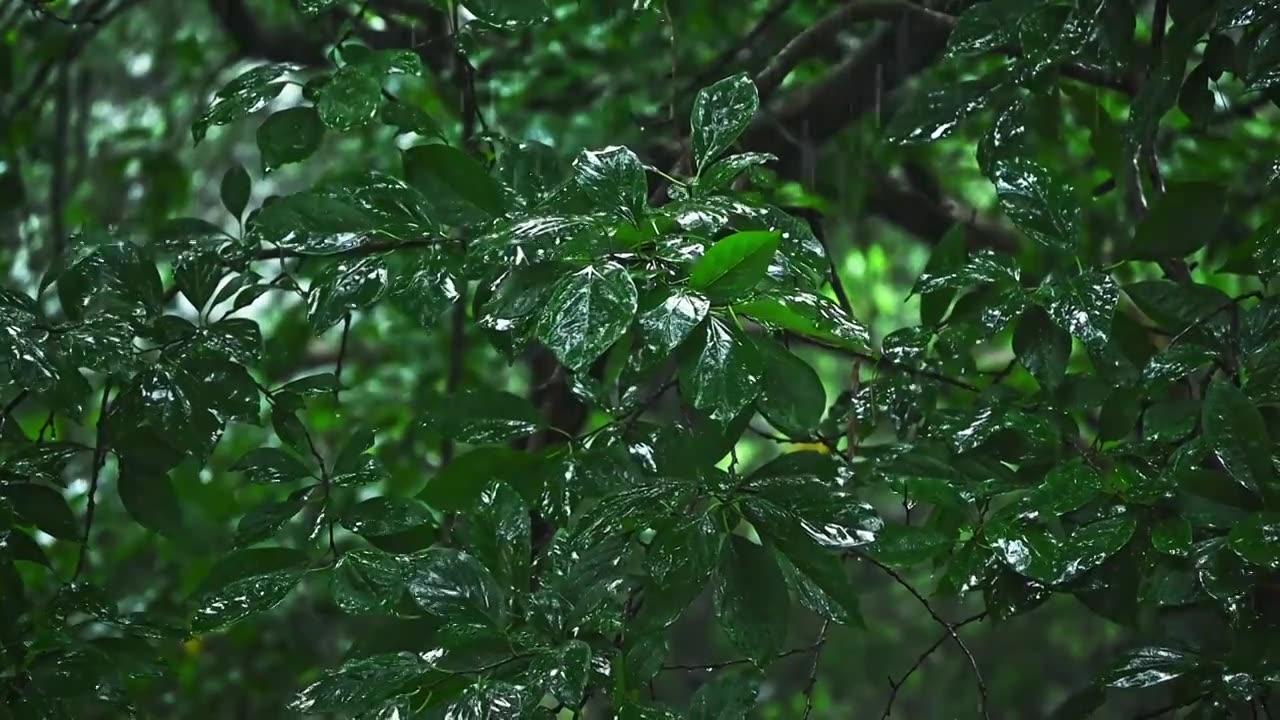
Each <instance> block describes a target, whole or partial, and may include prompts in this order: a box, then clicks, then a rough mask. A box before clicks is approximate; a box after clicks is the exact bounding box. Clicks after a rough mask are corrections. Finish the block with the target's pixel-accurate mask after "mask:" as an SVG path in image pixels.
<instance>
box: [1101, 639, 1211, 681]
mask: <svg viewBox="0 0 1280 720" xmlns="http://www.w3.org/2000/svg"><path fill="white" fill-rule="evenodd" d="M1194 665H1195V658H1194V657H1191V656H1189V655H1188V654H1187V653H1184V652H1182V651H1180V650H1174V649H1172V648H1164V647H1145V648H1139V649H1137V650H1134V651H1132V652H1130V653H1129V654H1128V655H1126V656H1125V657H1124V658H1123V659H1122V660H1121V661H1120V662H1119V663H1117V664H1116V665H1115V666H1114V667H1112V668H1111V669H1110V670H1108V671H1107V672H1105V673H1103V675H1102V678H1101V679H1102V682H1103V683H1105V684H1106V685H1107V686H1108V687H1113V688H1147V687H1153V686H1155V685H1159V684H1161V683H1166V682H1169V681H1170V680H1176V679H1177V678H1178V677H1180V676H1182V675H1183V674H1185V673H1187V672H1188V671H1190V670H1191V669H1192V668H1193V667H1194Z"/></svg>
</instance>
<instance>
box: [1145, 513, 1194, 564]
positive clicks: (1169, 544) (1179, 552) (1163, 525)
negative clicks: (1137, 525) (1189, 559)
mask: <svg viewBox="0 0 1280 720" xmlns="http://www.w3.org/2000/svg"><path fill="white" fill-rule="evenodd" d="M1191 540H1192V536H1191V523H1190V522H1189V521H1188V520H1187V519H1186V518H1184V517H1170V518H1165V519H1163V520H1161V521H1160V522H1158V523H1156V524H1155V525H1153V526H1152V527H1151V545H1152V547H1154V548H1155V549H1157V550H1159V551H1160V552H1162V553H1165V554H1166V555H1172V556H1174V557H1185V556H1186V555H1188V554H1189V553H1190V552H1191Z"/></svg>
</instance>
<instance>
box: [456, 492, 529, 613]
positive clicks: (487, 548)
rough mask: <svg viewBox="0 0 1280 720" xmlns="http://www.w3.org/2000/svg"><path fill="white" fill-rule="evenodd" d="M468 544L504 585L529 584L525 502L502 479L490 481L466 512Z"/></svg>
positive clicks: (518, 585)
mask: <svg viewBox="0 0 1280 720" xmlns="http://www.w3.org/2000/svg"><path fill="white" fill-rule="evenodd" d="M469 519H470V522H469V525H468V527H467V536H468V538H469V540H470V544H469V547H470V548H471V551H472V552H473V553H474V554H475V556H476V558H477V559H479V560H480V562H482V563H484V564H485V566H487V567H488V568H489V569H490V570H491V571H493V573H494V575H495V576H496V577H497V578H498V579H499V580H501V581H502V582H503V584H504V585H505V586H506V587H510V588H514V589H516V590H519V591H523V590H525V589H526V588H528V587H529V558H530V557H531V556H532V554H533V553H532V550H531V539H530V532H531V531H530V523H529V506H528V505H526V504H525V502H524V500H523V499H522V498H521V497H520V493H518V492H516V491H515V490H513V489H512V488H511V487H510V486H508V485H506V484H505V483H499V482H496V481H495V482H491V483H490V484H489V486H488V487H486V488H484V490H482V491H481V493H480V496H479V497H478V498H476V506H475V509H474V510H473V511H472V512H471V514H470V516H469Z"/></svg>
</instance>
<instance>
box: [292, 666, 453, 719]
mask: <svg viewBox="0 0 1280 720" xmlns="http://www.w3.org/2000/svg"><path fill="white" fill-rule="evenodd" d="M433 668H434V665H433V664H432V663H431V662H430V661H429V660H427V659H425V658H424V657H423V656H422V655H419V654H414V653H407V652H406V653H398V654H393V655H375V656H373V657H367V658H356V659H353V660H348V661H347V662H346V663H344V664H343V665H342V667H340V668H337V669H336V670H332V671H330V672H328V673H326V674H325V676H324V677H322V678H320V679H319V680H317V681H315V682H314V683H312V684H310V685H308V686H307V687H306V689H304V690H303V691H302V692H300V693H298V697H297V698H296V699H295V700H294V701H293V702H292V703H291V704H290V706H289V707H290V708H292V709H293V710H296V711H298V712H300V713H307V714H319V713H338V714H341V715H344V716H348V717H354V716H356V715H359V714H361V713H364V712H368V711H371V710H376V709H377V708H378V707H379V706H380V705H381V704H382V703H383V702H385V701H386V700H388V699H390V698H393V697H395V696H397V695H400V694H402V693H407V692H410V691H412V690H413V689H414V686H415V684H416V683H417V682H418V681H419V680H422V679H424V678H425V677H426V676H427V674H428V673H429V672H431V670H432V669H433Z"/></svg>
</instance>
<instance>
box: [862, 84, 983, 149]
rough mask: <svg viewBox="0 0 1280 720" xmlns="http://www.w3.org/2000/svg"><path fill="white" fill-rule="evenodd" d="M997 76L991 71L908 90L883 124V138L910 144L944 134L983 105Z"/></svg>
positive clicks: (940, 136) (931, 139)
mask: <svg viewBox="0 0 1280 720" xmlns="http://www.w3.org/2000/svg"><path fill="white" fill-rule="evenodd" d="M1001 80H1002V78H1000V77H998V76H997V75H995V74H992V75H988V76H987V77H983V78H980V79H978V80H964V81H961V82H936V81H935V82H931V83H930V84H928V85H926V86H925V88H924V89H922V90H917V91H915V92H914V93H912V95H911V97H909V98H908V99H907V101H906V102H905V104H904V106H903V107H902V108H901V109H900V110H898V112H897V113H895V114H894V116H893V119H892V120H890V121H889V125H888V127H887V128H885V138H886V139H887V140H889V141H890V142H896V143H902V144H910V143H926V142H933V141H934V140H940V139H942V138H944V137H947V136H948V135H950V134H951V133H953V132H954V131H955V130H956V128H957V127H959V126H960V123H962V122H963V121H964V120H965V119H966V118H968V117H969V116H970V115H973V114H974V113H976V112H979V111H980V110H982V109H983V108H985V107H986V106H987V104H988V103H989V102H990V100H991V97H992V95H994V94H995V93H996V91H997V88H998V87H999V85H1000V81H1001Z"/></svg>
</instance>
